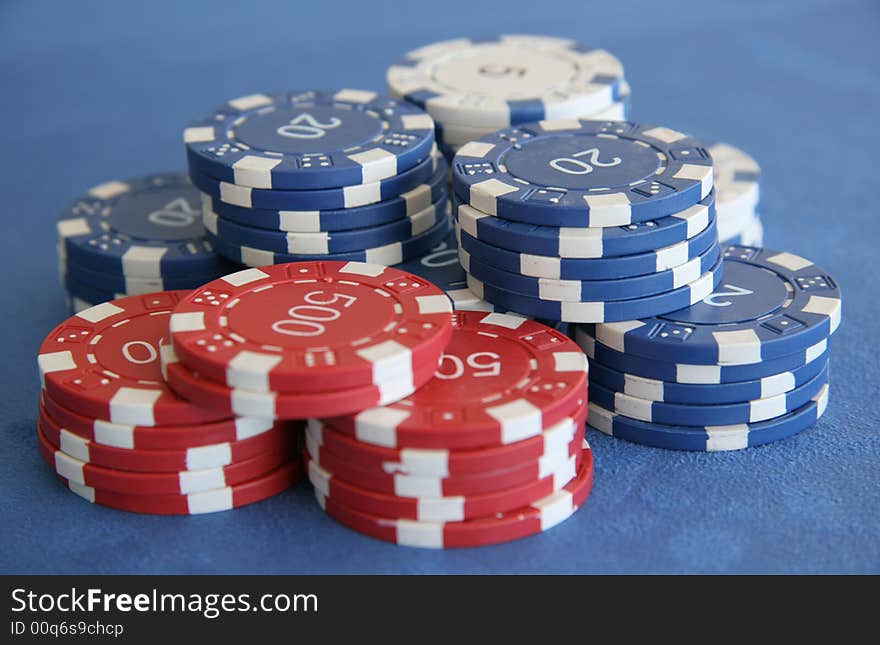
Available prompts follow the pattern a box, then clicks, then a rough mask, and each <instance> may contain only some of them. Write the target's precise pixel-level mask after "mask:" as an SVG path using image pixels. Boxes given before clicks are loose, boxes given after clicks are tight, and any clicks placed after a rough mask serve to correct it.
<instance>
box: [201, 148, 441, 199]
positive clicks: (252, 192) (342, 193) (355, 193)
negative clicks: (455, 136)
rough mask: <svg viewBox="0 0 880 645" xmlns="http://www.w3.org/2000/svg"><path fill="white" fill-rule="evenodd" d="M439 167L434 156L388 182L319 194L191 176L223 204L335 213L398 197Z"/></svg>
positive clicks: (374, 182) (428, 177)
mask: <svg viewBox="0 0 880 645" xmlns="http://www.w3.org/2000/svg"><path fill="white" fill-rule="evenodd" d="M438 165H439V162H438V161H437V159H436V158H435V157H434V156H433V155H430V156H425V157H424V158H423V159H422V160H420V161H419V163H418V164H416V165H415V166H413V167H412V168H410V169H408V170H406V171H404V172H402V173H400V174H399V175H394V176H393V177H389V178H388V179H382V180H380V181H372V182H370V183H366V184H358V185H354V186H342V187H339V188H321V189H317V190H276V189H262V188H251V187H249V186H239V185H238V184H232V183H229V182H226V181H223V180H221V179H215V178H214V177H210V176H208V175H204V174H201V173H199V172H198V171H197V170H195V169H193V168H192V167H191V168H190V173H189V176H190V179H191V180H192V183H193V184H195V186H196V187H197V188H198V189H199V190H200V191H202V192H203V193H206V194H207V195H209V196H210V197H212V198H213V199H216V200H219V201H221V202H223V203H224V204H231V205H233V206H241V207H242V208H260V209H268V210H276V209H278V210H334V209H339V208H355V207H357V206H366V205H367V204H375V203H377V202H381V201H384V200H388V199H392V198H394V197H397V196H399V195H400V194H401V193H404V192H406V191H408V190H413V189H414V188H416V187H417V186H418V185H420V184H423V183H425V182H426V181H428V180H429V179H430V178H431V176H432V175H433V174H434V172H435V171H436V169H437V166H438Z"/></svg>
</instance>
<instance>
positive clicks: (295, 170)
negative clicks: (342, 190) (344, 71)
mask: <svg viewBox="0 0 880 645" xmlns="http://www.w3.org/2000/svg"><path fill="white" fill-rule="evenodd" d="M183 140H184V143H185V145H186V154H187V160H188V162H189V165H190V168H191V169H192V170H195V171H196V172H198V173H201V174H204V175H207V176H209V177H214V178H216V179H220V180H222V181H225V182H229V183H232V184H235V185H237V186H249V187H251V188H274V189H285V190H315V189H320V188H338V187H340V186H355V185H359V184H371V183H375V182H378V181H382V180H384V179H388V178H389V177H394V176H396V175H399V174H401V173H403V172H405V171H407V170H409V169H410V168H412V167H414V166H415V165H417V164H418V163H419V162H420V161H421V160H422V159H424V158H425V157H426V156H427V155H428V154H429V153H430V151H431V146H432V145H433V144H434V121H433V120H432V119H431V117H430V116H428V114H426V113H425V112H424V111H423V110H421V109H420V108H418V107H416V106H414V105H411V104H409V103H406V102H403V101H398V100H396V99H392V98H390V97H387V96H382V95H380V94H377V93H375V92H370V91H365V90H351V89H343V90H332V91H304V92H283V93H280V94H252V95H250V96H242V97H240V98H237V99H233V100H231V101H228V102H227V103H225V104H224V105H222V106H220V107H219V108H217V109H216V110H215V111H214V112H213V113H211V114H209V115H208V116H206V117H204V118H202V119H199V120H197V121H195V122H193V123H190V124H189V125H188V126H187V128H186V129H185V130H184V133H183Z"/></svg>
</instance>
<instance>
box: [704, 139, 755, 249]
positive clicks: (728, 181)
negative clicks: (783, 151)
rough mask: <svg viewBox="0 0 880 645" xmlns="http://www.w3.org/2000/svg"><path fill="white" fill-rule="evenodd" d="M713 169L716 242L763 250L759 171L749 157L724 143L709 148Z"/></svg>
mask: <svg viewBox="0 0 880 645" xmlns="http://www.w3.org/2000/svg"><path fill="white" fill-rule="evenodd" d="M709 154H710V155H712V162H713V163H714V165H715V196H716V199H715V210H716V212H717V213H718V239H719V240H720V241H721V242H722V243H723V244H741V245H742V246H763V245H764V226H763V224H762V223H761V216H760V215H759V213H758V201H759V199H760V182H761V168H760V166H758V162H757V161H755V160H754V159H752V157H750V156H749V155H748V154H746V153H745V152H743V151H742V150H740V149H739V148H734V147H733V146H731V145H728V144H726V143H715V144H712V145H710V146H709Z"/></svg>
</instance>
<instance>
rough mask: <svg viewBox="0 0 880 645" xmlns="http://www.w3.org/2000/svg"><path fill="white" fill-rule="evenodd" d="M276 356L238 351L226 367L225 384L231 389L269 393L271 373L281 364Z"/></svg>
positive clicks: (279, 358)
mask: <svg viewBox="0 0 880 645" xmlns="http://www.w3.org/2000/svg"><path fill="white" fill-rule="evenodd" d="M281 360H282V357H281V356H280V355H278V354H266V353H262V352H253V351H247V350H244V351H240V352H238V353H237V354H236V355H235V356H234V357H233V358H232V359H231V360H230V361H229V363H228V364H227V366H226V384H227V385H228V386H229V387H232V388H241V389H243V390H253V391H255V392H269V391H270V390H271V389H272V388H271V387H270V385H269V375H270V373H271V371H272V370H273V369H274V368H275V367H276V366H277V365H278V364H279V363H280V362H281Z"/></svg>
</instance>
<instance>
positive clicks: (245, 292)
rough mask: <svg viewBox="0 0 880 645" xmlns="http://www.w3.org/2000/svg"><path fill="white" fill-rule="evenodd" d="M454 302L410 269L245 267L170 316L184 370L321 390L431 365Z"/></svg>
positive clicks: (243, 382) (231, 380)
mask: <svg viewBox="0 0 880 645" xmlns="http://www.w3.org/2000/svg"><path fill="white" fill-rule="evenodd" d="M451 312H452V306H451V304H450V301H449V298H448V297H447V296H446V295H445V294H444V292H443V291H441V290H440V289H439V288H438V287H436V286H435V285H433V284H431V283H430V282H428V281H427V280H423V279H422V278H420V277H418V276H415V275H413V274H411V273H407V272H405V271H401V270H399V269H393V268H389V267H384V266H379V265H375V264H368V263H365V262H294V263H290V264H276V265H273V266H265V267H261V268H254V269H246V270H244V271H239V272H238V273H233V274H230V275H227V276H224V277H222V278H218V279H216V280H214V281H212V282H209V283H208V284H206V285H204V286H203V287H200V288H198V289H196V290H195V291H192V292H191V293H190V294H189V295H188V296H187V297H185V298H183V299H182V300H181V301H180V303H179V304H178V305H177V307H175V309H174V314H173V315H172V316H171V321H170V330H171V339H172V343H173V346H174V349H175V350H176V352H177V355H178V356H179V357H180V361H181V362H182V363H183V364H184V365H186V366H187V367H188V368H189V369H190V370H192V371H194V372H197V373H199V374H200V375H202V376H203V377H205V378H208V379H210V380H212V381H216V382H218V383H221V384H223V385H225V386H228V387H231V388H235V389H243V390H249V391H256V392H302V391H310V392H322V391H324V390H328V389H334V390H340V389H345V388H354V387H366V386H369V385H382V383H384V382H385V381H388V380H396V381H399V380H401V379H403V378H406V377H412V375H413V374H415V373H416V372H418V371H419V369H420V368H421V367H423V366H425V365H436V364H437V359H438V358H439V357H440V354H441V353H442V351H443V348H444V347H445V346H446V344H447V343H448V342H449V336H450V334H451V331H452V327H451Z"/></svg>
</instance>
